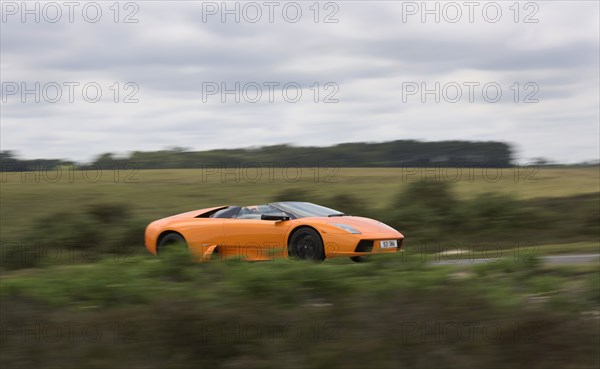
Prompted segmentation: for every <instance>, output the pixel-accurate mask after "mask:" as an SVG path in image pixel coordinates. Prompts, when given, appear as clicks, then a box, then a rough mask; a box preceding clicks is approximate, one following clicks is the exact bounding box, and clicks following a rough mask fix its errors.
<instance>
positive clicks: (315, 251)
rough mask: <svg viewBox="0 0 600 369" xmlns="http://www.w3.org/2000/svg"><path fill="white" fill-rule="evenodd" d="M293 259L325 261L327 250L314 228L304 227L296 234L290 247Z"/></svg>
mask: <svg viewBox="0 0 600 369" xmlns="http://www.w3.org/2000/svg"><path fill="white" fill-rule="evenodd" d="M288 253H289V255H290V257H291V258H295V259H302V260H313V261H323V260H325V249H324V248H323V240H322V239H321V235H320V234H319V232H317V231H315V230H314V229H312V228H308V227H303V228H299V229H298V230H297V231H295V232H294V234H293V235H292V238H291V239H290V243H289V245H288Z"/></svg>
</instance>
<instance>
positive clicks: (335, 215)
mask: <svg viewBox="0 0 600 369" xmlns="http://www.w3.org/2000/svg"><path fill="white" fill-rule="evenodd" d="M345 216H346V214H344V213H335V214H329V215H328V217H330V218H331V217H345Z"/></svg>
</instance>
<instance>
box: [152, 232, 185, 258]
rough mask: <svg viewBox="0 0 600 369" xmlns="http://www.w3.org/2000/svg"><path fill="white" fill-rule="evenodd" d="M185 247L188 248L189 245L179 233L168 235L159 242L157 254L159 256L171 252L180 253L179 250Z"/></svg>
mask: <svg viewBox="0 0 600 369" xmlns="http://www.w3.org/2000/svg"><path fill="white" fill-rule="evenodd" d="M181 247H185V248H187V243H186V242H185V238H183V236H182V235H180V234H179V233H175V232H172V233H168V234H166V235H165V236H163V237H162V238H161V239H160V241H158V246H157V248H156V253H157V254H158V255H161V254H164V253H165V252H170V251H178V250H177V249H179V248H181Z"/></svg>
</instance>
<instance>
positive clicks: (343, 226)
mask: <svg viewBox="0 0 600 369" xmlns="http://www.w3.org/2000/svg"><path fill="white" fill-rule="evenodd" d="M329 224H331V225H334V226H336V227H338V228H341V229H343V230H344V231H346V232H348V233H353V234H360V232H359V230H358V229H356V228H354V227H352V226H351V225H348V224H342V223H329Z"/></svg>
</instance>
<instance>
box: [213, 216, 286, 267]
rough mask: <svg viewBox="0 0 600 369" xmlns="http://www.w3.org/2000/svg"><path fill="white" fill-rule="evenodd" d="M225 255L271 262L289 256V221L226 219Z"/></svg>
mask: <svg viewBox="0 0 600 369" xmlns="http://www.w3.org/2000/svg"><path fill="white" fill-rule="evenodd" d="M223 221H224V223H223V230H224V236H223V238H224V243H225V249H224V250H223V254H224V255H227V256H229V257H236V258H240V259H242V260H271V259H273V258H278V257H283V256H285V255H287V243H286V240H285V233H286V230H287V229H288V228H289V227H290V222H289V221H273V220H261V219H260V218H258V219H244V218H241V219H240V218H236V219H224V220H223Z"/></svg>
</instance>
